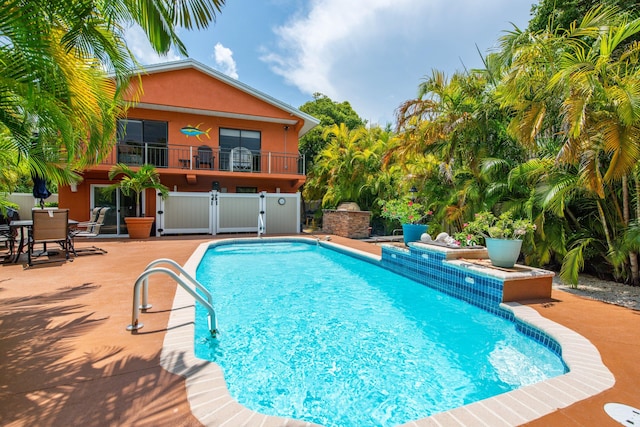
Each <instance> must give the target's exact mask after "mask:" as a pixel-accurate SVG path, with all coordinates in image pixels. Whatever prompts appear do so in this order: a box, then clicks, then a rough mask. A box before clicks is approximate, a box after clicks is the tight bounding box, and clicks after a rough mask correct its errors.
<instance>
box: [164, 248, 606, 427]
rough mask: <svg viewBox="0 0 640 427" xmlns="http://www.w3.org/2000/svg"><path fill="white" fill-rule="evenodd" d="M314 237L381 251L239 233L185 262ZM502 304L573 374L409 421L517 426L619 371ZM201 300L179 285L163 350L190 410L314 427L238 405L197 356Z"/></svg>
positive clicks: (203, 418) (526, 312) (274, 426)
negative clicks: (548, 343) (223, 248)
mask: <svg viewBox="0 0 640 427" xmlns="http://www.w3.org/2000/svg"><path fill="white" fill-rule="evenodd" d="M252 240H253V241H256V242H258V241H283V240H286V241H302V242H307V243H309V242H311V243H314V241H315V242H316V243H318V244H322V245H326V246H331V247H332V248H333V249H337V250H340V251H341V252H347V253H349V254H351V255H354V256H357V257H358V258H361V259H363V260H366V261H369V262H379V260H380V257H377V256H373V255H371V254H368V253H365V252H362V251H357V250H353V249H351V248H348V247H346V246H342V245H337V244H335V243H332V242H324V241H323V242H321V241H320V240H319V239H310V238H306V237H291V238H262V239H255V238H242V239H238V238H233V239H223V240H215V241H211V242H206V243H203V244H201V245H200V246H198V248H197V249H196V250H195V251H194V253H193V254H192V255H191V257H190V258H189V260H188V261H187V262H186V263H185V265H184V269H185V271H186V272H187V273H188V274H190V275H192V276H194V277H195V274H196V269H197V267H198V264H199V263H200V260H201V259H202V257H203V256H204V254H205V252H206V251H207V249H209V247H211V246H215V245H220V244H233V243H246V242H248V241H252ZM501 308H503V309H505V310H508V311H510V312H512V313H513V315H514V317H515V318H516V319H518V320H519V321H520V322H523V323H524V324H528V325H531V326H533V327H535V328H538V329H541V330H543V331H544V332H545V333H546V334H547V335H549V336H550V337H552V338H553V339H555V340H556V341H557V342H558V343H559V344H560V346H561V347H562V357H563V359H564V361H565V363H566V365H567V366H568V368H569V369H570V370H569V372H568V373H566V374H564V375H561V376H558V377H555V378H552V379H550V380H547V381H543V382H540V383H537V384H533V385H530V386H525V387H521V388H519V389H517V390H514V391H511V392H507V393H503V394H500V395H498V396H494V397H491V398H488V399H484V400H481V401H478V402H474V403H471V404H468V405H464V406H461V407H458V408H455V409H452V410H450V411H447V412H441V413H438V414H434V415H432V416H430V417H427V418H422V419H419V420H415V421H410V422H408V423H405V424H403V426H406V427H426V426H469V425H491V426H516V425H520V424H524V423H526V422H529V421H533V420H535V419H537V418H540V417H542V416H544V415H547V414H549V413H551V412H554V411H556V410H558V409H561V408H564V407H567V406H569V405H572V404H574V403H576V402H578V401H580V400H584V399H586V398H589V397H591V396H594V395H596V394H599V393H601V392H602V391H604V390H607V389H609V388H611V387H613V385H614V383H615V378H614V377H613V374H612V373H611V372H610V371H609V369H608V368H607V367H606V366H605V365H604V364H603V363H602V359H601V357H600V353H599V352H598V350H597V349H596V348H595V347H594V346H593V344H591V342H590V341H588V340H587V339H586V338H584V337H583V336H581V335H579V334H577V333H576V332H574V331H572V330H570V329H568V328H566V327H564V326H562V325H560V324H558V323H555V322H552V321H550V320H548V319H546V318H544V317H542V316H541V315H540V314H539V313H538V312H537V311H535V310H534V309H533V308H531V307H527V306H523V305H521V304H518V303H503V304H501ZM194 317H195V302H194V300H193V297H192V296H191V295H189V293H188V292H187V291H185V290H184V289H182V288H181V287H180V286H178V288H177V290H176V295H175V298H174V302H173V309H172V311H171V315H170V318H169V323H168V326H167V333H166V336H165V340H164V345H163V348H162V352H161V355H160V363H161V365H162V366H163V367H164V368H165V369H166V370H167V371H169V372H172V373H174V374H177V375H180V376H183V377H185V384H186V389H187V398H188V400H189V404H190V405H191V412H192V413H193V415H194V416H195V417H196V418H198V420H199V421H200V422H201V423H202V424H204V425H205V426H226V427H237V426H251V427H282V426H287V427H302V426H304V427H310V426H316V424H312V423H309V422H306V421H302V420H294V419H289V418H283V417H275V416H270V415H264V414H260V413H258V412H255V411H252V410H250V409H248V408H246V407H244V406H242V405H241V404H239V403H238V402H237V401H236V400H235V399H233V397H231V395H230V394H229V390H228V388H227V385H226V382H225V380H224V375H223V373H222V369H221V368H220V367H219V366H218V365H217V364H216V363H214V362H207V361H204V360H201V359H198V358H197V357H196V356H195V354H194V345H193V339H194V333H195V332H194Z"/></svg>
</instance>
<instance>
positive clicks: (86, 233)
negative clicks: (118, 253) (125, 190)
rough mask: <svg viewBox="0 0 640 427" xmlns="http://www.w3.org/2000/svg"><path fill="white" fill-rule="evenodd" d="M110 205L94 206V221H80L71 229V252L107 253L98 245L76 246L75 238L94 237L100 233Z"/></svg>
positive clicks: (92, 214)
mask: <svg viewBox="0 0 640 427" xmlns="http://www.w3.org/2000/svg"><path fill="white" fill-rule="evenodd" d="M108 210H109V208H108V207H103V208H94V209H93V211H92V212H91V217H92V219H93V221H91V220H90V221H87V222H80V223H78V224H77V225H76V226H75V227H74V228H73V229H71V230H70V231H69V238H70V241H71V252H73V254H74V255H75V256H78V255H83V254H84V255H88V254H106V253H107V251H105V250H104V249H102V248H99V247H97V246H89V247H86V248H76V244H75V238H76V237H80V238H92V237H98V236H99V235H100V228H101V227H102V226H103V225H104V219H105V217H106V215H107V211H108Z"/></svg>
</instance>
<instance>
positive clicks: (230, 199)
mask: <svg viewBox="0 0 640 427" xmlns="http://www.w3.org/2000/svg"><path fill="white" fill-rule="evenodd" d="M157 205H158V206H160V209H159V210H158V215H157V216H156V223H157V224H158V227H157V229H158V235H163V234H202V233H210V234H214V235H215V234H218V233H258V231H259V230H260V234H271V235H273V234H296V233H299V232H300V193H295V194H284V193H267V192H261V193H258V194H243V193H219V192H217V191H212V192H209V193H181V192H170V193H169V197H167V198H166V199H165V200H162V199H160V200H159V201H158V204H157Z"/></svg>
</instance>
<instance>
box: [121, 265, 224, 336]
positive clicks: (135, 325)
mask: <svg viewBox="0 0 640 427" xmlns="http://www.w3.org/2000/svg"><path fill="white" fill-rule="evenodd" d="M159 264H169V265H171V266H173V267H175V268H176V269H177V270H178V271H179V272H180V274H181V276H178V275H177V274H176V272H175V271H173V270H171V269H169V268H166V267H155V266H157V265H159ZM152 267H155V268H152ZM155 273H164V274H167V275H168V276H170V277H171V278H172V279H173V280H175V281H176V283H177V284H178V285H180V286H182V288H183V289H184V290H185V291H187V292H188V293H189V294H190V295H191V296H192V297H194V298H195V300H196V301H198V302H199V303H200V304H202V305H203V306H204V308H206V309H207V311H208V312H209V314H208V320H209V331H210V332H211V335H212V336H214V337H215V336H216V335H217V333H218V321H217V319H216V312H215V310H214V308H213V297H212V296H211V293H210V292H209V291H208V290H207V289H206V288H205V287H204V286H202V284H200V282H198V281H197V280H196V279H194V278H193V277H192V276H191V275H190V274H189V273H187V272H186V271H185V270H184V268H182V267H181V266H180V265H179V264H178V263H177V262H175V261H174V260H172V259H169V258H159V259H157V260H155V261H151V262H150V263H149V264H148V265H147V266H146V267H145V269H144V271H143V272H142V273H141V274H140V275H139V276H138V278H137V279H136V283H135V284H134V285H133V309H132V314H131V324H130V325H129V326H127V330H128V331H131V332H132V333H133V332H134V331H137V330H138V329H141V328H142V327H143V326H144V324H143V323H142V322H140V321H139V320H138V316H139V315H140V310H148V309H150V308H151V307H152V305H151V304H149V302H148V301H149V276H151V275H152V274H155ZM183 276H184V277H186V278H187V279H188V280H189V281H190V282H191V283H192V284H193V285H194V287H195V288H196V290H194V289H192V288H191V287H190V286H189V285H188V284H187V283H186V282H185V281H184V280H183ZM140 286H142V290H141V289H140ZM197 291H200V292H202V293H203V294H204V295H205V296H206V297H207V299H206V300H205V299H204V298H203V297H202V295H200V294H199V293H198V292H197ZM141 293H142V305H141V304H140V294H141Z"/></svg>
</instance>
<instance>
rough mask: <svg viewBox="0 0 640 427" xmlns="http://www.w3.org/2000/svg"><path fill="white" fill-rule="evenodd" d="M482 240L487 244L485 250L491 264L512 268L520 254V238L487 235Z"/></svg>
mask: <svg viewBox="0 0 640 427" xmlns="http://www.w3.org/2000/svg"><path fill="white" fill-rule="evenodd" d="M484 240H485V243H486V245H487V252H488V253H489V259H490V260H491V264H493V265H495V266H496V267H503V268H512V267H513V266H514V265H515V263H516V261H517V260H518V257H519V256H520V249H521V248H522V240H520V239H492V238H489V237H487V238H485V239H484Z"/></svg>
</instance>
